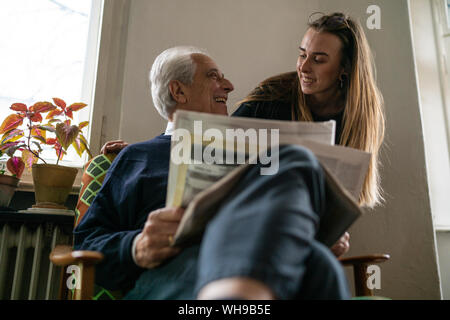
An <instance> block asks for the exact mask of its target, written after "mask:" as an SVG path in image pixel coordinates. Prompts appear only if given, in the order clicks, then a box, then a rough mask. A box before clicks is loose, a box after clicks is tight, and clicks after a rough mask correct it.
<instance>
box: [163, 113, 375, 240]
mask: <svg viewBox="0 0 450 320" xmlns="http://www.w3.org/2000/svg"><path fill="white" fill-rule="evenodd" d="M236 120H237V121H236ZM196 121H201V124H202V125H203V127H202V128H199V126H198V124H199V123H197V125H196V126H194V123H195V122H196ZM237 122H239V123H237ZM302 125H304V126H302ZM334 126H335V123H334V121H332V122H326V123H311V122H290V121H271V120H258V119H247V118H228V117H225V116H217V115H210V114H204V113H193V112H180V113H179V112H177V115H176V120H175V129H177V128H178V129H184V130H186V131H185V132H184V135H180V136H178V137H176V136H175V139H174V136H173V137H172V153H171V163H170V172H169V186H168V200H167V205H168V206H182V207H185V208H186V211H185V214H184V216H183V218H182V220H181V222H180V226H179V228H178V230H177V232H176V234H175V237H174V239H175V242H174V243H173V245H177V246H178V245H186V244H188V243H189V242H191V241H194V240H195V239H196V238H198V237H200V236H201V235H202V233H203V231H204V228H205V227H206V224H207V223H208V221H209V220H210V219H211V218H212V217H213V215H214V214H215V213H216V212H217V209H218V206H219V205H220V203H221V200H222V199H223V198H224V197H226V195H227V194H228V193H229V192H230V191H231V189H232V188H233V186H234V185H235V183H237V182H238V181H239V179H240V177H241V176H242V174H244V173H245V172H246V170H247V169H248V167H249V165H248V164H251V163H256V160H257V158H258V156H260V155H261V153H264V152H263V151H264V149H267V148H270V147H271V146H273V147H274V148H275V147H276V148H277V149H278V147H279V146H280V145H285V144H296V145H302V146H305V147H306V148H308V149H310V150H311V151H312V152H313V153H314V154H315V155H316V157H317V158H318V159H319V161H320V163H321V164H322V166H323V167H324V169H325V173H326V180H327V183H326V194H327V210H328V211H329V214H327V219H325V220H322V221H321V225H320V228H319V233H318V236H317V238H318V240H319V241H321V242H322V243H324V244H325V245H328V246H331V245H332V244H333V243H334V242H335V241H336V240H338V239H339V237H340V236H341V235H342V234H343V233H344V232H345V231H346V230H347V229H348V227H349V226H350V225H351V224H352V223H353V222H354V221H355V220H356V219H357V218H358V217H359V215H360V214H361V211H360V209H359V206H358V205H357V199H358V198H359V194H360V192H361V188H362V184H363V181H364V178H365V175H366V173H367V169H368V165H369V161H370V154H369V153H366V152H363V151H360V150H356V149H351V148H346V147H342V146H334V145H333V142H334V130H335V127H334ZM230 128H232V129H238V130H239V129H242V131H241V132H240V135H238V136H228V137H227V136H226V130H227V129H230ZM255 128H257V129H278V131H279V133H278V135H277V137H276V138H277V139H275V140H277V141H273V140H271V138H272V137H273V136H271V137H269V136H270V135H267V136H265V137H258V136H256V137H254V136H253V137H252V136H251V135H250V134H249V132H251V131H250V130H248V131H245V130H246V129H253V130H256V129H255ZM209 129H212V130H216V131H213V133H214V132H215V136H214V139H211V132H209V133H208V130H209ZM302 130H303V131H302ZM175 132H176V131H175ZM260 132H261V131H260ZM219 133H221V134H219ZM243 137H244V138H247V140H245V139H242V138H243ZM239 138H241V140H239ZM258 138H260V139H259V140H258ZM263 138H265V139H263ZM205 140H206V141H205ZM213 140H214V141H213ZM230 140H233V143H229V144H227V142H230ZM211 141H213V142H211ZM249 142H251V143H249ZM249 145H256V146H257V148H255V149H253V150H251V148H250V146H249ZM239 146H240V147H241V148H239ZM227 148H228V149H227ZM182 150H184V151H185V154H183V153H182V152H181V151H182ZM212 150H214V151H215V152H216V153H214V152H212ZM218 150H219V151H218ZM227 150H228V151H229V150H231V151H232V152H228V153H227V152H226V151H227ZM266 151H267V150H266ZM180 154H181V155H180ZM227 154H228V155H231V156H230V159H231V160H232V161H230V162H229V163H228V164H227V162H226V160H227V159H226V158H227V157H226V155H227ZM177 157H178V158H183V157H184V159H183V160H184V161H180V159H176V158H177ZM202 157H203V158H202ZM208 158H214V159H213V160H214V161H215V163H209V162H208V161H210V162H211V159H208ZM220 159H222V162H223V163H220V161H218V160H220ZM173 160H175V161H173ZM201 160H203V161H201ZM205 160H206V161H205ZM238 160H240V161H238ZM259 160H264V159H263V158H261V159H259ZM177 162H178V163H177ZM218 162H219V164H217V163H218ZM260 162H262V161H260ZM241 163H245V164H241ZM265 164H267V163H265ZM266 167H267V165H266ZM269 174H270V173H269Z"/></svg>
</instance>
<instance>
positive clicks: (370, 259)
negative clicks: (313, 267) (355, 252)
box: [338, 253, 390, 266]
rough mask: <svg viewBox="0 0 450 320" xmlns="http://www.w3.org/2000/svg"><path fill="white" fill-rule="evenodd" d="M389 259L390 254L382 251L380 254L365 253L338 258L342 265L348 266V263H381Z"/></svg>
mask: <svg viewBox="0 0 450 320" xmlns="http://www.w3.org/2000/svg"><path fill="white" fill-rule="evenodd" d="M389 259H390V256H389V255H388V254H385V253H382V254H371V255H367V256H357V257H348V258H339V259H338V260H339V261H340V262H341V263H342V264H343V265H344V266H350V265H363V264H374V263H382V262H384V261H386V260H389Z"/></svg>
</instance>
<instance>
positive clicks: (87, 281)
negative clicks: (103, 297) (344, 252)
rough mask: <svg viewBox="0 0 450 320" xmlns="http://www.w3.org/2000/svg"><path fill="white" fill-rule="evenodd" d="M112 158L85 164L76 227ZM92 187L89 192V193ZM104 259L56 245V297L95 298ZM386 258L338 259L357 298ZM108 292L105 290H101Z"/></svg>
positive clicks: (366, 290) (102, 157)
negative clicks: (73, 280) (371, 270)
mask: <svg viewBox="0 0 450 320" xmlns="http://www.w3.org/2000/svg"><path fill="white" fill-rule="evenodd" d="M114 158H115V154H108V155H99V156H97V157H95V158H93V159H92V160H91V161H90V162H89V163H88V164H87V165H86V170H85V172H84V174H83V177H82V186H81V190H80V197H79V200H78V204H77V208H76V210H75V213H76V218H75V226H76V225H78V223H79V222H80V220H81V219H82V217H83V215H84V213H85V212H86V211H87V209H88V208H89V205H90V204H91V202H92V200H93V199H94V197H95V195H96V192H95V191H94V190H97V191H98V190H99V189H100V188H99V185H101V184H102V182H103V179H104V177H105V175H106V171H107V170H108V168H109V166H110V165H111V162H112V161H113V159H114ZM91 187H92V190H91ZM103 258H104V256H103V254H102V253H100V252H95V251H74V250H73V249H72V247H70V246H67V245H64V246H61V245H60V246H56V247H55V248H54V249H53V251H52V252H51V253H50V260H51V262H52V263H53V264H55V265H57V266H61V267H63V272H62V273H61V284H60V291H59V298H60V299H63V300H67V299H69V300H90V299H92V298H93V297H94V283H95V281H94V280H95V279H94V277H95V265H96V264H97V263H99V262H101V261H102V260H103ZM388 259H389V255H387V254H372V255H367V256H359V257H349V258H341V259H339V260H340V262H341V263H342V264H343V265H344V266H353V274H354V284H355V295H356V296H368V297H370V296H373V292H372V290H371V289H369V288H368V287H367V284H366V283H367V278H368V275H367V267H368V266H369V265H372V264H377V263H381V262H384V261H386V260H388ZM71 265H75V266H78V270H79V271H80V273H79V274H78V275H77V276H78V279H77V280H78V282H79V284H80V286H79V289H77V288H75V289H72V290H70V289H68V287H69V286H67V281H68V279H69V277H70V276H71V275H70V274H69V273H67V267H68V266H71ZM104 291H107V290H104ZM110 296H112V295H110Z"/></svg>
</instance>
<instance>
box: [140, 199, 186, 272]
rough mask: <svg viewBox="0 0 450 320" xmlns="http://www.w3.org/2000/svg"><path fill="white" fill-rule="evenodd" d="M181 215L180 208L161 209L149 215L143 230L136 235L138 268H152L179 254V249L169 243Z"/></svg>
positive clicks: (181, 210)
mask: <svg viewBox="0 0 450 320" xmlns="http://www.w3.org/2000/svg"><path fill="white" fill-rule="evenodd" d="M183 213H184V209H182V208H162V209H158V210H155V211H152V212H150V213H149V215H148V218H147V222H146V223H145V226H144V229H143V230H142V232H141V233H140V234H138V235H137V237H138V238H137V240H136V248H135V250H136V251H135V258H136V263H137V265H138V266H140V267H142V268H154V267H156V266H158V265H160V264H161V263H162V262H163V261H164V260H166V259H168V258H170V257H173V256H175V255H176V254H178V253H179V252H180V248H175V247H171V243H172V241H173V236H174V235H175V232H176V230H177V228H178V225H179V224H180V221H181V218H182V216H183Z"/></svg>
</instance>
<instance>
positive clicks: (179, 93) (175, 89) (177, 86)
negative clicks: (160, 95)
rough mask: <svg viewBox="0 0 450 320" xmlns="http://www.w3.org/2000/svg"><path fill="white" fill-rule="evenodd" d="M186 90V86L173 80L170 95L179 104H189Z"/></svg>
mask: <svg viewBox="0 0 450 320" xmlns="http://www.w3.org/2000/svg"><path fill="white" fill-rule="evenodd" d="M184 88H185V85H184V84H183V83H181V82H180V81H178V80H172V81H170V82H169V91H170V94H171V95H172V98H173V100H175V102H176V103H177V104H178V103H186V102H187V98H186V95H185V90H184Z"/></svg>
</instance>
